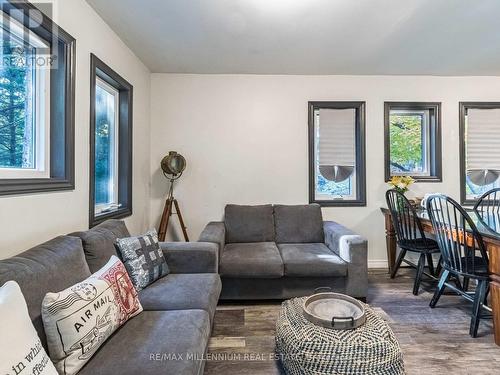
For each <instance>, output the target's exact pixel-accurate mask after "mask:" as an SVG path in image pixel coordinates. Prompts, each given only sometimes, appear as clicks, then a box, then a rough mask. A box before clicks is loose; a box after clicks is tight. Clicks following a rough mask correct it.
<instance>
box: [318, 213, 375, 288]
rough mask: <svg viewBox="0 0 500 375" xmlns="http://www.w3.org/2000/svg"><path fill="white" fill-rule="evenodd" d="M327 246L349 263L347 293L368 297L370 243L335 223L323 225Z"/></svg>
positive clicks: (327, 222) (329, 222)
mask: <svg viewBox="0 0 500 375" xmlns="http://www.w3.org/2000/svg"><path fill="white" fill-rule="evenodd" d="M323 229H324V233H325V244H326V245H327V246H328V247H329V248H330V250H332V251H333V252H334V253H335V254H337V255H338V256H339V257H340V258H342V259H343V260H344V261H345V262H346V263H347V283H346V293H347V294H349V295H351V296H354V297H366V293H367V291H368V241H367V240H366V238H364V237H363V236H361V235H359V234H357V233H355V232H353V231H352V230H350V229H348V228H346V227H344V226H343V225H340V224H338V223H336V222H334V221H325V222H324V223H323Z"/></svg>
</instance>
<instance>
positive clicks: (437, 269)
mask: <svg viewBox="0 0 500 375" xmlns="http://www.w3.org/2000/svg"><path fill="white" fill-rule="evenodd" d="M442 269H443V257H442V256H441V255H440V256H439V260H438V264H437V267H436V276H439V274H440V273H441V270H442Z"/></svg>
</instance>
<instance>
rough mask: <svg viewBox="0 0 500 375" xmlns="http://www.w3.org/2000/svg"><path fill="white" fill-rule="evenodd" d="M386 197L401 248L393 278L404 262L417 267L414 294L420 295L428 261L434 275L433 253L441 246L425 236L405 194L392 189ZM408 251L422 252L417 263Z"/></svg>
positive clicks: (437, 251) (430, 270)
mask: <svg viewBox="0 0 500 375" xmlns="http://www.w3.org/2000/svg"><path fill="white" fill-rule="evenodd" d="M385 199H386V201H387V207H388V208H389V211H390V212H391V218H392V224H393V226H394V230H395V232H396V241H397V244H398V246H399V248H400V249H401V251H400V253H399V256H398V259H397V260H396V264H395V265H394V268H393V270H392V273H391V278H394V277H395V276H396V273H397V272H398V269H399V267H400V266H401V263H402V262H405V263H406V264H408V265H410V266H411V267H414V268H416V270H417V274H416V275H415V282H414V284H413V294H414V295H418V290H419V288H420V282H421V280H422V275H423V274H424V268H425V263H426V261H427V265H428V267H429V272H430V273H431V275H432V276H434V263H433V260H432V254H434V253H439V246H438V244H437V242H436V241H434V240H432V239H430V238H427V237H426V236H425V233H424V230H423V227H422V223H421V221H420V219H419V218H418V216H417V213H416V211H415V208H414V207H413V206H412V205H411V203H410V202H409V201H408V199H407V198H406V197H405V196H404V195H403V194H401V193H400V192H398V191H397V190H394V189H391V190H388V191H387V192H386V193H385ZM408 251H410V252H414V253H418V254H420V256H419V260H418V263H417V265H415V264H414V263H412V262H410V261H408V260H407V259H405V255H406V253H407V252H408Z"/></svg>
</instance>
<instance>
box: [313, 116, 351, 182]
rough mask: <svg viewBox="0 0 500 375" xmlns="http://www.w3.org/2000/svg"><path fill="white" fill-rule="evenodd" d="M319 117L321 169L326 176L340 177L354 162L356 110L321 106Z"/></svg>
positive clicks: (347, 175)
mask: <svg viewBox="0 0 500 375" xmlns="http://www.w3.org/2000/svg"><path fill="white" fill-rule="evenodd" d="M318 117H319V118H318V136H319V142H318V153H319V155H318V159H319V170H320V173H321V175H322V176H323V177H324V178H326V179H327V180H330V181H337V182H339V181H343V180H345V179H346V178H348V177H349V176H350V175H351V174H352V173H353V171H354V166H355V162H356V139H355V124H356V110H355V109H353V108H349V109H320V110H319V116H318Z"/></svg>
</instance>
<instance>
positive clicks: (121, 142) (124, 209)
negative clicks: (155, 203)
mask: <svg viewBox="0 0 500 375" xmlns="http://www.w3.org/2000/svg"><path fill="white" fill-rule="evenodd" d="M90 66H91V68H90V176H89V177H90V178H89V182H90V184H89V188H90V189H89V227H90V228H92V227H94V226H96V225H98V224H100V223H102V222H103V221H106V220H108V219H121V218H124V217H127V216H131V215H132V185H133V183H132V172H133V171H132V169H133V168H132V167H133V164H132V163H133V159H132V153H133V91H134V88H133V86H132V84H130V83H129V82H128V81H127V80H125V79H124V78H123V77H122V76H120V75H119V74H118V73H117V72H115V71H114V70H113V69H112V68H111V67H110V66H109V65H107V64H106V63H104V62H103V61H102V60H101V59H99V58H98V57H97V56H96V55H94V54H91V55H90ZM97 77H99V78H100V79H102V80H103V81H105V82H106V83H108V84H110V85H111V86H113V87H114V88H116V89H117V90H118V92H119V99H118V100H119V113H118V127H119V131H118V202H119V203H120V204H121V207H119V208H117V209H116V210H113V211H110V212H106V213H103V214H99V215H96V213H95V91H96V79H97Z"/></svg>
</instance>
